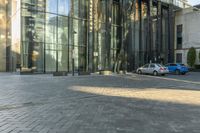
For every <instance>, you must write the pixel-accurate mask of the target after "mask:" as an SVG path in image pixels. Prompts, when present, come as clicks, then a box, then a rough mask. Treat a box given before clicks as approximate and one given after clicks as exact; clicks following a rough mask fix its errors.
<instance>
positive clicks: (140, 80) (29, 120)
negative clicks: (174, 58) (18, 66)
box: [0, 73, 200, 133]
mask: <svg viewBox="0 0 200 133" xmlns="http://www.w3.org/2000/svg"><path fill="white" fill-rule="evenodd" d="M198 76H199V79H200V74H199V75H198V73H190V74H188V75H186V76H184V77H178V76H176V75H169V76H166V77H158V78H157V77H153V76H146V75H136V74H128V75H112V76H97V75H93V76H80V77H78V76H75V77H71V76H69V77H53V76H52V75H23V76H20V75H15V74H9V73H0V132H1V133H199V132H200V126H199V125H200V102H199V101H200V99H199V98H200V84H198V81H199V80H198V79H197V77H198ZM173 79H178V80H173ZM185 81H187V82H185Z"/></svg>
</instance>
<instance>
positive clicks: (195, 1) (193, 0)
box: [188, 0, 200, 5]
mask: <svg viewBox="0 0 200 133" xmlns="http://www.w3.org/2000/svg"><path fill="white" fill-rule="evenodd" d="M188 3H189V4H191V5H197V4H200V0H188Z"/></svg>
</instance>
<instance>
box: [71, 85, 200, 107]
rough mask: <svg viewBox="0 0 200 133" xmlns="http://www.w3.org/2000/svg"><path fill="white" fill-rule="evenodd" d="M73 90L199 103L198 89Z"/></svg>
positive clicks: (78, 87) (101, 88)
mask: <svg viewBox="0 0 200 133" xmlns="http://www.w3.org/2000/svg"><path fill="white" fill-rule="evenodd" d="M71 89H72V90H74V91H79V92H84V93H90V94H96V95H103V96H115V97H124V98H137V99H144V100H154V101H160V102H172V103H180V104H189V105H200V91H196V90H178V89H177V90H174V89H156V88H146V89H136V88H135V89H134V88H131V89H123V88H105V87H86V86H73V87H72V88H71Z"/></svg>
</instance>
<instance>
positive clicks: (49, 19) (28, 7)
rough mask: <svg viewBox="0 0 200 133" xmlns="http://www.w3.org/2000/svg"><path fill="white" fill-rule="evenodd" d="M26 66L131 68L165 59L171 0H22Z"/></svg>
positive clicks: (47, 69)
mask: <svg viewBox="0 0 200 133" xmlns="http://www.w3.org/2000/svg"><path fill="white" fill-rule="evenodd" d="M21 2H22V3H21V5H22V9H21V11H22V14H21V20H22V22H21V24H22V33H21V34H22V43H21V49H22V67H25V68H30V69H33V70H35V71H36V72H55V71H67V72H71V71H72V69H73V68H74V69H75V71H91V72H95V71H99V70H112V71H114V69H115V68H116V67H118V68H119V69H121V70H128V71H132V70H134V69H136V68H137V67H139V66H141V65H143V64H145V63H148V62H159V63H160V62H163V63H165V62H167V56H168V53H167V52H166V51H168V48H169V47H168V45H169V42H170V41H169V33H168V32H169V5H164V4H163V3H162V2H160V1H154V0H22V1H21Z"/></svg>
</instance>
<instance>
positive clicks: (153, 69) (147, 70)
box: [136, 63, 169, 76]
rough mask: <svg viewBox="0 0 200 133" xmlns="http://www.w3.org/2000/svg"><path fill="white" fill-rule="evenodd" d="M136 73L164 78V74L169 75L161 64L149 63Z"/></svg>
mask: <svg viewBox="0 0 200 133" xmlns="http://www.w3.org/2000/svg"><path fill="white" fill-rule="evenodd" d="M136 72H137V73H138V74H153V75H154V76H157V75H163V76H164V75H165V74H167V73H169V70H168V68H167V67H165V66H163V65H161V64H156V63H151V64H146V65H144V66H142V67H140V68H138V69H137V71H136Z"/></svg>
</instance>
